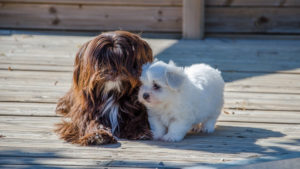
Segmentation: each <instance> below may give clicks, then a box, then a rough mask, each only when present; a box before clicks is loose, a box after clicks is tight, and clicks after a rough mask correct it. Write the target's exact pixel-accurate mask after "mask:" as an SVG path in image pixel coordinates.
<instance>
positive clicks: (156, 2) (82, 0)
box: [0, 0, 182, 6]
mask: <svg viewBox="0 0 300 169" xmlns="http://www.w3.org/2000/svg"><path fill="white" fill-rule="evenodd" d="M0 2H6V3H12V2H15V3H40V4H72V5H74V4H76V5H79V4H85V5H86V4H88V5H112V6H113V5H116V6H117V5H126V6H181V4H182V3H181V0H164V1H161V0H151V1H149V0H101V1H99V0H0Z"/></svg>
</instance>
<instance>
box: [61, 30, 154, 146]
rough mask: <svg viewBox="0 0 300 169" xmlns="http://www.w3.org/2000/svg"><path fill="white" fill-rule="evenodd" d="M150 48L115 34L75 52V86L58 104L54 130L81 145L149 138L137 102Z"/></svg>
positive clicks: (144, 112) (141, 107) (133, 38)
mask: <svg viewBox="0 0 300 169" xmlns="http://www.w3.org/2000/svg"><path fill="white" fill-rule="evenodd" d="M152 61H153V55H152V50H151V48H150V47H149V45H148V44H147V42H145V41H144V40H142V39H141V38H140V37H139V36H137V35H135V34H132V33H129V32H126V31H115V32H107V33H103V34H100V35H99V36H97V37H95V38H94V39H92V40H91V41H89V42H87V43H85V44H84V45H83V46H82V47H81V48H80V49H79V51H78V53H77V54H76V59H75V64H74V72H73V84H72V86H71V89H70V90H69V91H68V92H67V93H66V95H65V96H64V97H62V98H60V100H59V101H58V104H57V107H56V113H57V114H61V115H63V116H64V117H63V118H64V119H63V120H62V122H61V123H59V124H57V128H56V130H55V131H56V132H57V133H58V134H59V135H60V137H61V138H62V139H64V140H66V141H67V142H72V143H77V144H81V145H100V144H109V143H116V142H117V141H116V139H115V137H117V138H124V139H151V138H152V134H151V131H150V127H149V123H148V117H147V110H146V108H145V106H144V105H142V104H141V103H140V102H138V98H137V95H138V91H139V87H140V86H141V82H140V80H139V76H140V75H141V72H142V65H143V64H145V63H147V62H152Z"/></svg>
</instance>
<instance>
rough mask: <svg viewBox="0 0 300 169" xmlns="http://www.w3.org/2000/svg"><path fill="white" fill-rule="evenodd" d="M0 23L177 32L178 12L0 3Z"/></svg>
mask: <svg viewBox="0 0 300 169" xmlns="http://www.w3.org/2000/svg"><path fill="white" fill-rule="evenodd" d="M78 16H80V17H78ZM0 22H1V26H0V28H6V29H9V28H23V29H59V30H96V31H99V30H120V29H123V30H131V31H154V32H155V31H160V32H161V31H162V32H180V30H181V12H180V7H139V6H137V7H123V6H113V7H111V6H93V5H91V6H89V5H80V6H78V5H47V4H14V3H13V4H5V5H2V6H0ZM133 25H134V26H133Z"/></svg>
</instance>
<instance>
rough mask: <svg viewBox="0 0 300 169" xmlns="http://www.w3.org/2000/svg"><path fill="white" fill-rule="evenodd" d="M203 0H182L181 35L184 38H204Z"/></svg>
mask: <svg viewBox="0 0 300 169" xmlns="http://www.w3.org/2000/svg"><path fill="white" fill-rule="evenodd" d="M204 6H205V4H204V0H183V7H182V8H183V9H182V15H183V16H182V20H183V21H182V37H183V38H184V39H203V38H204V23H205V20H204V18H205V17H204Z"/></svg>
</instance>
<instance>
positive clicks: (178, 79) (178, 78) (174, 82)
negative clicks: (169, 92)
mask: <svg viewBox="0 0 300 169" xmlns="http://www.w3.org/2000/svg"><path fill="white" fill-rule="evenodd" d="M166 80H167V84H168V86H170V87H171V88H172V89H174V90H178V89H179V88H180V87H181V85H182V84H183V82H184V80H185V78H184V75H183V74H182V73H181V72H179V71H174V70H167V71H166Z"/></svg>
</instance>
